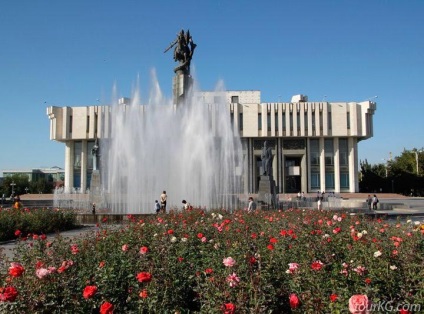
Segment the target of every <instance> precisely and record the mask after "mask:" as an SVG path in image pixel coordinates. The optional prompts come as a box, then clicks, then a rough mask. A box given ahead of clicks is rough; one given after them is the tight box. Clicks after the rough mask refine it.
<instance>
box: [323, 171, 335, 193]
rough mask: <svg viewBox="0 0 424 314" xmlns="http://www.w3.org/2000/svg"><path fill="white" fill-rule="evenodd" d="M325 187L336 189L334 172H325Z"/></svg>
mask: <svg viewBox="0 0 424 314" xmlns="http://www.w3.org/2000/svg"><path fill="white" fill-rule="evenodd" d="M325 188H329V189H334V172H327V173H325Z"/></svg>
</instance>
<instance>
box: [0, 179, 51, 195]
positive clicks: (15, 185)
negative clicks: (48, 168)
mask: <svg viewBox="0 0 424 314" xmlns="http://www.w3.org/2000/svg"><path fill="white" fill-rule="evenodd" d="M53 188H54V182H53V178H49V179H44V178H40V179H38V180H35V181H29V177H28V176H27V175H25V174H14V175H12V176H7V177H4V178H3V183H2V184H1V185H0V197H1V196H2V195H3V194H4V195H5V197H6V198H9V197H10V196H11V194H12V190H13V191H14V192H15V195H22V194H26V193H34V194H37V193H52V191H53Z"/></svg>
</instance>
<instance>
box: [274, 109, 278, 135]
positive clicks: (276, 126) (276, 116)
mask: <svg viewBox="0 0 424 314" xmlns="http://www.w3.org/2000/svg"><path fill="white" fill-rule="evenodd" d="M274 121H275V131H276V132H277V131H278V113H277V112H276V113H275V115H274Z"/></svg>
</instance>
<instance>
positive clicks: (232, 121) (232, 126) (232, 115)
mask: <svg viewBox="0 0 424 314" xmlns="http://www.w3.org/2000/svg"><path fill="white" fill-rule="evenodd" d="M230 123H231V129H234V112H231V113H230Z"/></svg>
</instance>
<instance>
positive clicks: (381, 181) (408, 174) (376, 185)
mask: <svg viewBox="0 0 424 314" xmlns="http://www.w3.org/2000/svg"><path fill="white" fill-rule="evenodd" d="M360 168H361V169H360V174H359V175H360V177H359V189H360V191H361V192H365V193H398V194H403V195H412V196H424V152H420V151H419V150H417V149H412V150H404V151H403V152H402V154H401V155H400V156H397V157H395V158H393V159H391V160H387V162H386V163H379V164H374V165H371V164H369V163H368V161H367V160H366V159H365V160H364V161H360Z"/></svg>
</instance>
